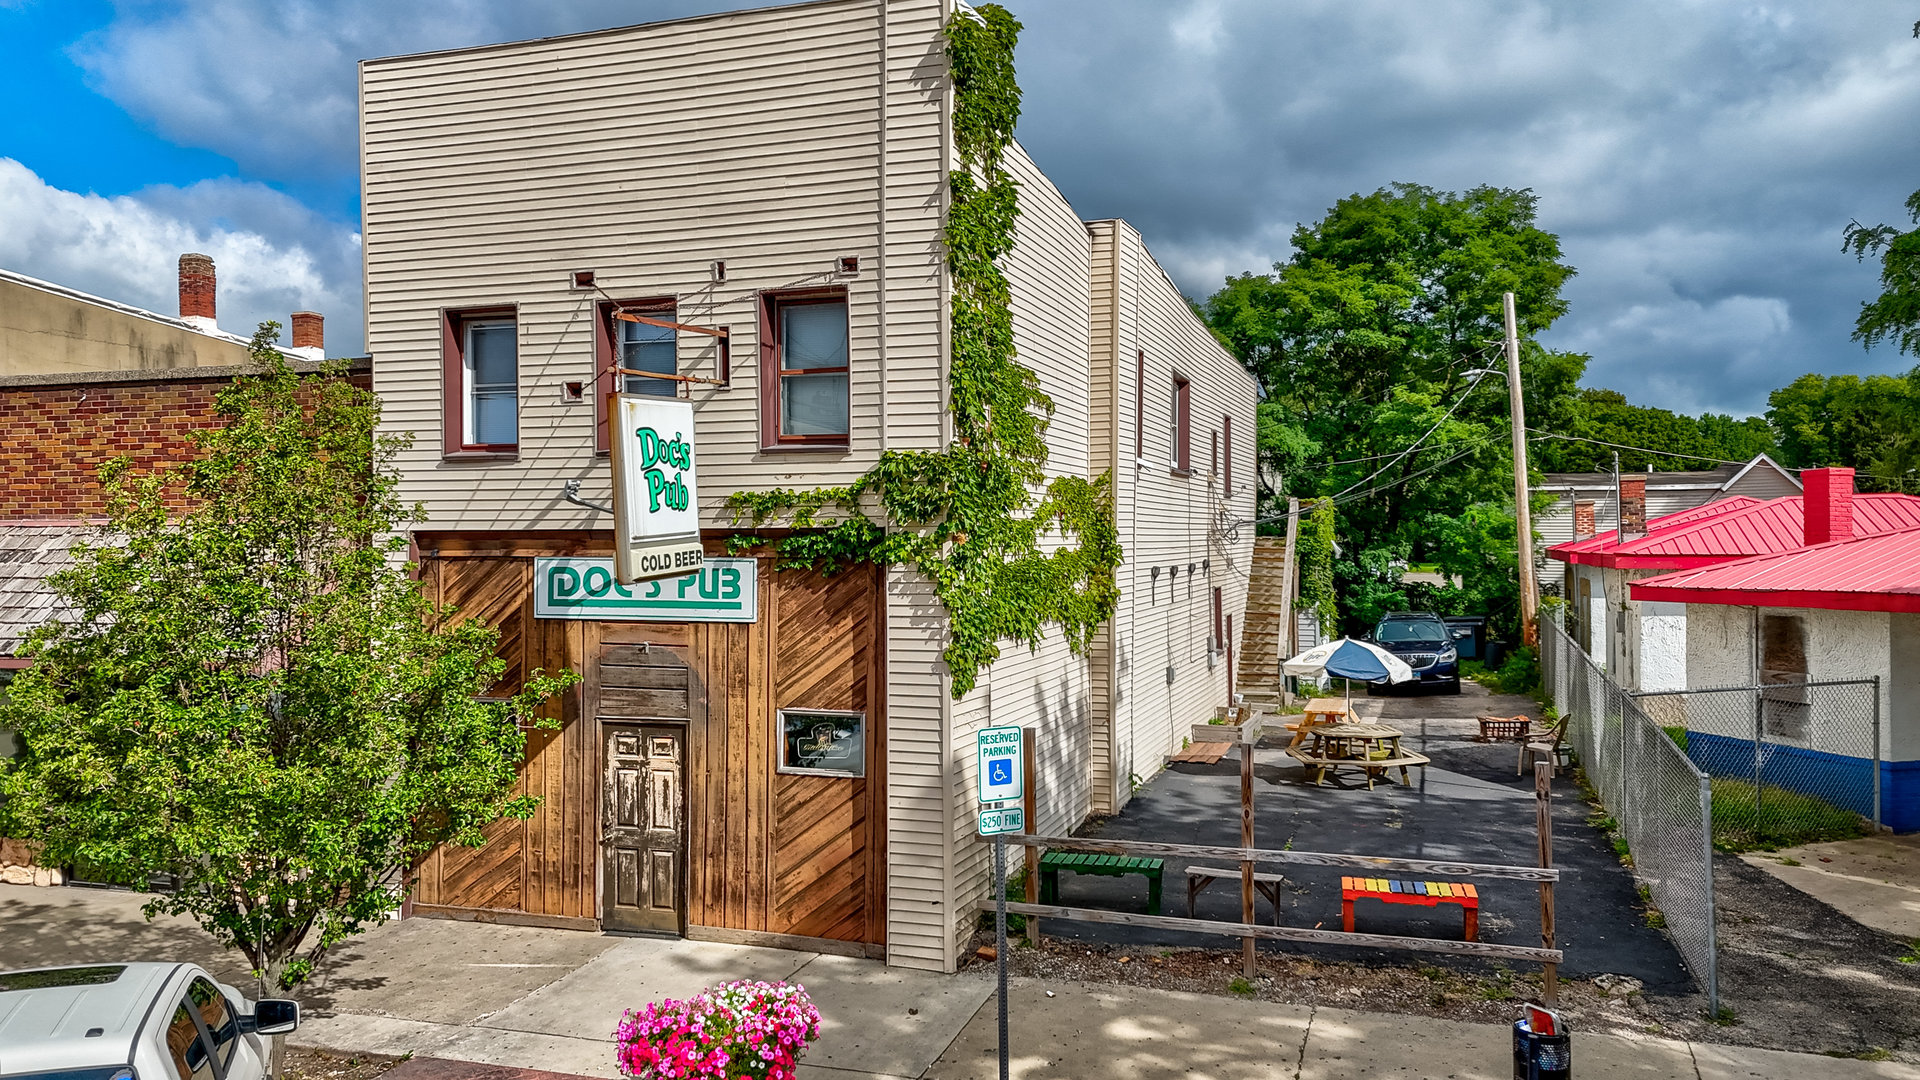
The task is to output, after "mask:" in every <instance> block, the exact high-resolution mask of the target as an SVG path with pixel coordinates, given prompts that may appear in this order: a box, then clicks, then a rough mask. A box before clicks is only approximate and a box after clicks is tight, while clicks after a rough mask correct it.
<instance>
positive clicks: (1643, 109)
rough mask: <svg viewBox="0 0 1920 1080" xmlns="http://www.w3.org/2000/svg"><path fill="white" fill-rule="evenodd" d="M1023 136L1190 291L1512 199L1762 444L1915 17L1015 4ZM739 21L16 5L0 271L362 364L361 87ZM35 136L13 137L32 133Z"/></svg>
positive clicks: (1595, 332)
mask: <svg viewBox="0 0 1920 1080" xmlns="http://www.w3.org/2000/svg"><path fill="white" fill-rule="evenodd" d="M1008 4H1009V6H1010V7H1011V8H1012V9H1013V10H1014V12H1015V14H1017V15H1018V16H1019V17H1020V18H1021V19H1022V20H1023V21H1024V22H1025V23H1026V26H1027V30H1026V33H1025V36H1024V38H1023V40H1022V44H1021V49H1020V56H1019V62H1020V71H1021V81H1022V83H1023V85H1024V86H1025V88H1026V94H1027V96H1026V114H1025V116H1024V118H1023V121H1022V124H1021V129H1020V137H1021V141H1022V142H1023V143H1024V144H1025V145H1026V146H1027V148H1028V150H1029V151H1030V152H1031V153H1032V154H1033V156H1034V157H1035V158H1036V159H1037V160H1038V161H1039V163H1040V164H1041V166H1042V167H1043V168H1045V169H1046V170H1047V172H1048V174H1049V175H1050V176H1051V177H1052V178H1053V179H1054V180H1055V181H1056V182H1057V183H1058V184H1059V186H1060V188H1061V190H1062V191H1063V192H1065V193H1066V195H1067V197H1068V198H1069V199H1071V200H1072V201H1073V203H1074V206H1075V207H1076V208H1077V209H1078V210H1079V211H1080V213H1081V214H1082V215H1083V216H1086V217H1089V218H1097V217H1109V216H1120V217H1125V218H1127V219H1129V220H1131V221H1133V222H1134V223H1135V224H1136V225H1138V226H1139V228H1140V229H1141V231H1142V232H1143V233H1144V234H1145V236H1146V238H1147V241H1148V243H1149V244H1150V245H1151V246H1152V247H1153V249H1154V251H1155V252H1156V253H1157V254H1158V255H1159V257H1160V259H1161V261H1162V262H1163V263H1165V264H1166V265H1167V267H1168V268H1169V270H1171V271H1172V272H1173V274H1174V276H1175V277H1176V279H1177V280H1178V281H1179V282H1180V284H1181V286H1182V287H1183V288H1185V289H1186V290H1187V292H1188V293H1189V294H1190V295H1193V296H1196V297H1198V296H1204V295H1206V294H1207V293H1209V292H1211V291H1212V290H1213V289H1214V288H1216V287H1218V285H1219V283H1220V281H1221V279H1222V278H1223V277H1224V276H1225V275H1227V274H1230V273H1239V272H1242V271H1246V270H1265V269H1267V268H1268V267H1270V265H1271V264H1272V263H1273V262H1274V261H1276V260H1279V259H1284V258H1285V257H1286V255H1287V248H1288V245H1287V237H1288V235H1289V233H1290V232H1291V231H1292V229H1293V227H1294V225H1295V224H1296V223H1298V222H1301V221H1312V220H1315V219H1317V218H1319V217H1320V216H1321V215H1322V214H1323V213H1324V211H1325V210H1326V208H1327V207H1329V206H1331V205H1332V203H1333V202H1334V201H1335V200H1336V199H1338V198H1340V197H1341V196H1343V195H1347V194H1350V193H1353V192H1357V191H1371V190H1373V189H1375V188H1378V187H1381V186H1383V185H1385V184H1388V183H1391V182H1394V181H1403V180H1404V181H1413V182H1417V183H1423V184H1428V185H1431V186H1435V187H1440V188H1447V189H1459V188H1464V187H1468V186H1472V185H1474V184H1480V183H1487V184H1495V185H1501V186H1510V187H1530V188H1532V189H1534V190H1535V191H1536V192H1537V193H1538V194H1539V196H1540V200H1541V204H1540V213H1541V224H1542V225H1543V226H1544V227H1545V228H1547V229H1550V230H1552V231H1555V232H1557V233H1559V234H1560V236H1561V238H1562V242H1563V245H1564V249H1565V251H1566V256H1567V259H1568V261H1570V262H1571V263H1573V264H1574V265H1575V266H1576V267H1578V268H1579V276H1578V277H1576V278H1575V279H1574V280H1573V282H1572V283H1571V284H1570V285H1569V287H1568V289H1567V294H1568V297H1569V299H1570V301H1571V303H1572V312H1571V313H1570V314H1569V315H1568V316H1567V317H1566V318H1565V319H1564V320H1562V322H1561V323H1560V324H1559V325H1558V326H1556V327H1555V329H1554V330H1553V332H1552V334H1551V336H1550V338H1549V339H1548V341H1549V343H1550V344H1553V345H1555V346H1556V347H1559V348H1568V349H1577V350H1581V351H1585V352H1588V353H1591V354H1592V356H1593V358H1594V362H1593V364H1592V366H1591V367H1590V368H1589V374H1588V382H1589V383H1590V384H1592V385H1600V386H1611V387H1614V388H1616V389H1620V390H1623V391H1625V392H1626V393H1627V394H1628V395H1629V396H1630V397H1632V398H1633V399H1635V400H1636V401H1641V402H1644V403H1648V404H1658V405H1664V406H1667V407H1670V408H1677V409H1683V410H1689V411H1697V410H1701V409H1715V410H1726V411H1732V412H1735V413H1746V412H1753V411H1757V410H1762V409H1764V408H1765V403H1766V393H1767V391H1768V390H1769V389H1771V388H1772V387H1774V386H1776V385H1779V384H1781V383H1783V382H1786V381H1788V380H1790V379H1791V378H1793V377H1794V376H1796V375H1799V374H1801V373H1803V372H1806V371H1825V372H1839V371H1852V372H1867V371H1897V370H1904V369H1906V368H1907V367H1909V366H1911V364H1912V363H1913V359H1914V358H1910V357H1902V356H1899V355H1898V354H1895V353H1893V352H1892V351H1891V350H1888V349H1881V350H1877V351H1875V352H1873V353H1868V352H1865V351H1863V350H1862V349H1861V348H1860V347H1859V346H1858V345H1856V344H1854V343H1853V342H1851V341H1850V340H1849V338H1848V332H1849V329H1850V327H1851V325H1852V320H1853V316H1854V313H1855V312H1856V311H1857V309H1858V307H1859V304H1860V302H1861V301H1862V300H1864V299H1867V298H1869V297H1871V296H1872V295H1874V294H1875V293H1876V292H1877V285H1876V281H1875V274H1874V270H1873V268H1872V267H1871V266H1862V265H1860V264H1858V263H1856V262H1855V261H1854V260H1853V259H1852V258H1850V257H1849V256H1847V255H1845V254H1843V253H1842V252H1841V250H1840V232H1841V230H1842V229H1843V228H1844V227H1845V226H1846V224H1847V222H1848V221H1849V220H1851V219H1854V218H1858V219H1860V220H1862V221H1895V220H1899V219H1900V214H1901V203H1902V201H1903V200H1904V199H1905V197H1906V195H1907V194H1908V193H1909V192H1911V191H1912V190H1914V189H1915V188H1916V187H1920V139H1916V138H1915V137H1914V118H1915V117H1916V116H1920V41H1915V40H1914V39H1913V38H1912V37H1911V36H1910V35H1911V28H1912V26H1913V21H1914V19H1915V18H1916V17H1920V11H1916V9H1915V5H1914V4H1913V3H1912V2H1911V0H1850V2H1848V3H1845V4H1835V3H1830V2H1829V3H1816V2H1813V0H1798V2H1781V3H1763V2H1750V0H1717V2H1706V0H1648V2H1637V0H1611V2H1608V3H1603V4H1569V3H1562V2H1553V0H1421V2H1419V3H1413V2H1408V0H1395V2H1388V0H1008ZM738 6H744V5H743V4H742V3H727V2H724V0H544V2H542V3H539V4H529V3H523V2H515V0H420V2H414V3H393V2H392V0H279V2H274V3H264V2H261V0H117V2H110V0H0V60H3V61H4V62H0V99H4V100H6V101H8V102H9V103H10V107H9V108H8V109H7V110H5V115H4V117H3V118H0V266H4V267H6V268H8V269H13V270H19V271H23V272H25V273H28V274H33V275H35V276H38V277H43V278H47V279H50V280H54V281H58V282H62V283H64V284H69V285H73V286H76V287H79V288H83V289H87V290H90V291H93V292H97V293H100V294H102V295H105V296H109V297H112V298H114V299H118V300H124V301H127V302H131V303H137V304H142V305H145V306H148V307H152V308H154V309H156V310H160V311H171V310H173V307H174V292H173V273H174V269H173V263H174V259H175V258H176V257H177V256H178V255H179V253H180V252H182V251H187V250H199V251H204V252H207V253H209V254H211V255H213V256H214V258H215V259H216V261H217V262H218V264H219V268H220V278H221V309H220V310H221V322H222V324H223V325H225V326H227V327H228V328H230V329H241V328H244V327H248V326H251V325H252V324H253V323H254V322H256V321H258V320H260V319H263V318H279V319H282V320H283V321H284V319H285V315H286V313H287V312H288V311H290V310H293V309H295V308H299V307H311V308H315V309H317V310H320V311H323V312H325V313H326V314H327V316H328V344H329V351H332V352H351V351H355V350H357V349H358V348H359V346H360V341H361V328H360V296H359V286H360V275H359V247H358V237H357V235H356V228H357V221H358V214H359V209H358V198H357V192H358V178H357V174H356V163H355V144H356V135H355V105H354V94H355V68H354V62H355V61H356V60H358V59H360V58H363V57H368V56H381V55H390V54H394V53H402V52H412V51H418V50H423V49H434V48H446V47H451V46H459V45H468V44H475V43H481V42H488V41H504V40H511V39H515V38H523V37H534V36H540V35H546V34H555V33H565V32H571V31H577V30H585V29H593V28H598V27H604V26H614V25H621V24H626V23H632V22H639V21H646V20H648V19H653V18H667V17H673V16H679V15H685V14H691V13H696V12H704V11H713V10H721V9H724V8H729V7H738ZM23 106H24V107H23Z"/></svg>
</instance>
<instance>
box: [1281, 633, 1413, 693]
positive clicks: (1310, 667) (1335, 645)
mask: <svg viewBox="0 0 1920 1080" xmlns="http://www.w3.org/2000/svg"><path fill="white" fill-rule="evenodd" d="M1280 672H1281V674H1283V675H1306V676H1318V675H1333V676H1337V677H1338V678H1342V679H1346V680H1347V703H1348V706H1349V709H1351V706H1352V703H1353V680H1354V679H1364V680H1366V681H1367V682H1378V681H1380V680H1381V679H1385V680H1387V681H1388V682H1390V683H1397V682H1407V681H1409V680H1411V679H1412V678H1413V669H1412V668H1410V667H1408V666H1407V662H1406V661H1405V660H1402V659H1400V658H1399V657H1397V656H1395V655H1393V654H1392V653H1390V652H1388V651H1387V650H1385V649H1383V648H1381V647H1380V646H1378V645H1375V644H1373V643H1371V642H1366V641H1355V640H1353V639H1352V638H1341V639H1340V640H1338V641H1328V642H1323V643H1322V644H1319V645H1315V646H1314V647H1313V648H1311V649H1308V650H1307V651H1306V652H1303V653H1301V654H1300V655H1299V656H1296V657H1294V658H1293V659H1291V660H1288V661H1287V662H1286V663H1283V664H1281V665H1280Z"/></svg>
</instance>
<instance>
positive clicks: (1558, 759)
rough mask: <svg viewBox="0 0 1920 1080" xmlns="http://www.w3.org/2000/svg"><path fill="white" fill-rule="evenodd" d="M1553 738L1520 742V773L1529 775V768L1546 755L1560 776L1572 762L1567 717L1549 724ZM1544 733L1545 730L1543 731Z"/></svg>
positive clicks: (1555, 772) (1554, 771) (1556, 774)
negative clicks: (1568, 742) (1570, 759)
mask: <svg viewBox="0 0 1920 1080" xmlns="http://www.w3.org/2000/svg"><path fill="white" fill-rule="evenodd" d="M1549 726H1550V727H1551V728H1552V730H1553V738H1552V739H1551V740H1549V741H1541V740H1529V741H1525V742H1522V743H1521V744H1520V767H1519V769H1518V770H1517V773H1518V775H1520V776H1525V775H1527V769H1528V767H1530V766H1531V765H1532V764H1533V763H1534V762H1535V761H1537V760H1539V759H1540V758H1542V757H1544V758H1545V759H1546V760H1547V761H1548V762H1549V763H1551V764H1552V766H1553V774H1554V775H1555V776H1558V775H1560V774H1561V772H1563V771H1565V769H1566V768H1567V766H1568V765H1569V764H1571V762H1570V761H1569V760H1568V750H1567V721H1566V718H1565V717H1562V718H1561V719H1559V720H1555V721H1553V722H1552V723H1551V724H1550V725H1549ZM1543 734H1544V732H1543Z"/></svg>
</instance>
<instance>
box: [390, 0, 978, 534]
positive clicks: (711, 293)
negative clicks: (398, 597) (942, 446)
mask: <svg viewBox="0 0 1920 1080" xmlns="http://www.w3.org/2000/svg"><path fill="white" fill-rule="evenodd" d="M945 7H946V5H945V3H944V0H909V2H896V3H892V4H888V5H885V6H884V7H883V6H882V5H881V4H879V3H878V2H877V0H828V2H823V3H813V4H802V5H795V6H792V7H787V8H781V9H777V10H766V11H747V12H737V13H731V14H725V15H716V16H709V17H703V18H696V19H687V20H681V21H677V22H668V23H656V24H652V25H646V26H637V27H629V28H623V29H616V30H607V31H600V32H595V33H589V34H579V35H573V36H570V37H563V38H552V39H547V40H543V41H533V42H523V43H517V44H511V45H501V46H489V47H484V48H476V49H464V50H456V51H453V52H447V53H436V54H429V55H424V56H411V57H396V58H392V59H386V60H373V61H368V62H366V63H365V64H364V65H362V70H361V113H362V131H363V139H362V142H363V147H362V163H363V170H364V177H365V181H364V182H365V189H364V200H363V202H364V211H363V212H364V227H365V251H366V275H367V308H368V310H367V318H368V331H367V333H368V345H369V348H370V350H371V351H372V352H373V354H374V357H375V371H374V380H375V387H376V389H377V390H378V391H379V392H380V394H381V396H382V398H383V400H384V401H385V402H386V428H387V430H389V431H404V432H410V433H412V434H413V436H414V438H415V442H414V445H413V447H412V448H411V449H410V450H409V451H407V452H406V454H404V455H403V456H402V458H401V460H400V462H399V464H400V467H401V470H402V473H403V476H404V480H403V483H402V490H401V492H400V494H401V496H402V497H403V498H405V499H409V500H418V501H420V502H422V503H423V504H424V506H425V508H426V511H427V515H428V520H427V522H426V527H427V528H432V529H467V528H473V529H536V528H538V529H549V528H582V527H596V526H604V524H605V522H603V521H600V520H598V519H597V515H596V514H595V513H594V512H593V511H590V510H586V509H583V508H581V507H578V506H575V505H572V504H569V503H567V502H565V501H563V500H562V499H561V497H560V495H561V489H562V485H563V484H564V483H565V482H566V481H568V480H578V481H580V482H581V485H582V487H581V493H582V494H583V495H584V496H585V497H586V498H588V499H590V500H594V501H605V500H606V499H607V498H608V497H609V492H608V474H607V469H606V465H605V458H604V457H597V456H596V455H595V454H594V453H593V434H594V433H593V413H594V410H593V407H592V406H591V404H566V403H563V402H562V400H561V395H560V386H561V383H563V382H564V381H566V380H580V379H590V378H591V377H592V375H593V373H594V371H593V369H594V357H595V351H594V348H595V346H594V338H595V326H594V323H595V309H596V304H597V302H598V301H599V300H600V299H601V297H600V296H599V295H598V294H596V293H593V292H587V291H580V290H574V289H571V288H569V281H568V274H569V272H570V271H573V270H593V271H594V272H595V273H596V274H597V275H598V281H599V284H600V286H601V287H602V288H603V289H605V290H606V292H607V293H609V294H611V295H612V296H614V297H616V298H619V299H642V298H675V299H677V300H678V303H679V309H678V311H679V317H680V319H681V321H684V322H694V323H700V324H704V325H718V326H726V327H728V328H730V330H731V332H732V334H733V339H732V375H733V380H732V381H733V385H732V387H731V388H730V389H726V390H722V389H718V388H714V387H698V388H695V390H694V391H693V398H694V401H695V403H696V408H697V419H696V436H697V439H698V442H699V446H700V452H701V463H700V464H701V480H702V481H703V492H704V495H705V497H704V498H703V500H702V512H703V518H704V523H705V524H706V525H707V526H708V527H710V528H720V527H725V526H726V525H727V524H728V522H727V521H726V520H725V519H724V515H723V514H722V513H721V512H720V509H719V504H720V502H721V500H722V499H724V497H725V495H726V493H728V492H730V491H734V490H741V489H767V488H772V487H780V486H796V485H813V484H835V483H844V482H846V481H848V480H851V479H852V478H854V477H856V476H858V475H859V474H860V473H861V472H863V471H865V470H866V469H867V468H868V467H870V466H871V465H872V463H873V461H874V460H875V458H876V457H877V455H878V454H879V452H880V451H881V450H882V449H883V447H885V446H896V447H906V446H920V447H930V446H936V445H938V444H939V440H940V432H941V422H942V421H941V410H942V408H943V403H944V386H943V381H942V365H941V359H940V358H941V355H942V341H943V330H942V327H941V322H942V315H941V311H942V289H943V277H944V268H943V266H942V255H941V252H940V249H939V244H938V234H939V226H940V215H941V211H942V198H943V193H944V190H945V173H946V167H945V164H946V163H945V149H944V146H945V135H944V132H945V124H946V119H945V118H946V107H947V106H946V86H945V80H944V78H943V77H940V74H939V73H941V72H944V52H943V40H944V39H943V37H942V34H941V20H942V17H943V13H944V11H945ZM883 11H884V12H885V24H884V26H883V20H882V12H883ZM883 37H884V40H885V42H886V46H887V52H886V56H885V62H884V64H883V63H882V57H881V52H880V46H881V42H882V40H883ZM929 73H933V75H934V77H932V78H929ZM883 185H884V188H885V190H884V198H883V192H882V190H881V189H882V187H883ZM883 245H884V250H883ZM842 255H853V256H857V257H858V258H859V259H860V271H859V273H858V275H856V276H853V277H851V278H846V279H836V278H834V277H833V276H832V275H831V271H832V269H833V267H834V263H835V260H836V259H837V258H838V257H840V256H842ZM715 260H723V261H725V262H726V264H727V280H726V282H725V283H722V284H715V283H713V282H712V281H711V277H710V270H709V266H710V264H711V263H712V262H713V261H715ZM828 284H840V285H844V286H845V288H846V289H847V293H848V305H849V315H850V320H851V323H852V334H853V336H852V357H851V362H852V368H853V371H852V378H851V386H852V391H851V396H852V418H853V421H852V431H853V437H852V446H851V447H850V449H849V450H846V451H838V452H833V451H828V452H820V451H810V452H787V453H763V452H762V451H761V450H760V446H759V431H760V406H759V395H758V386H759V372H758V370H757V368H758V363H757V360H758V350H757V334H758V296H757V294H758V291H759V290H762V289H777V288H789V287H803V286H808V285H828ZM509 304H510V305H514V306H516V307H517V312H518V320H519V335H520V399H521V400H520V441H519V450H518V454H517V455H516V456H515V458H514V459H513V460H507V461H483V462H475V461H446V460H443V458H442V440H441V415H442V401H441V397H442V387H441V344H440V318H441V316H440V313H441V311H442V310H444V309H460V308H468V307H483V306H493V305H509ZM883 306H884V309H885V314H884V318H883V316H882V307H883ZM883 323H884V328H885V329H884V336H883V332H882V325H883ZM679 347H680V355H681V366H682V371H683V372H685V373H689V374H696V375H706V376H711V375H712V374H714V360H715V356H716V348H715V345H714V342H713V341H712V339H710V338H706V337H702V336H699V335H694V334H682V335H681V336H680V340H679ZM883 388H884V393H883Z"/></svg>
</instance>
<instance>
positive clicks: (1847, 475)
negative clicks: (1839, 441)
mask: <svg viewBox="0 0 1920 1080" xmlns="http://www.w3.org/2000/svg"><path fill="white" fill-rule="evenodd" d="M1800 483H1801V485H1802V488H1801V495H1800V502H1801V506H1802V511H1803V512H1802V515H1801V516H1802V518H1803V519H1804V521H1805V522H1806V533H1805V537H1806V541H1807V543H1808V545H1813V544H1826V543H1831V542H1833V541H1835V540H1851V539H1853V470H1852V469H1847V468H1837V467H1836V468H1830V469H1808V470H1806V471H1805V472H1802V473H1801V474H1800Z"/></svg>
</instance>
